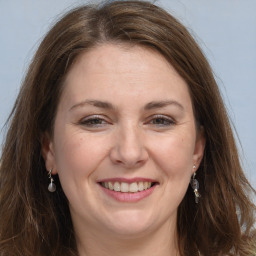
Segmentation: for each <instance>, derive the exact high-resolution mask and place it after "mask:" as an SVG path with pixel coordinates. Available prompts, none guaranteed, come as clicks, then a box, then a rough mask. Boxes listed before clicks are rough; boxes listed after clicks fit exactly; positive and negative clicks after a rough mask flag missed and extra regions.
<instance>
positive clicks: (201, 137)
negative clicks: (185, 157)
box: [193, 126, 206, 172]
mask: <svg viewBox="0 0 256 256" xmlns="http://www.w3.org/2000/svg"><path fill="white" fill-rule="evenodd" d="M205 143H206V140H205V134H204V127H203V126H200V127H199V129H198V131H197V136H196V143H195V149H194V154H193V164H194V165H195V166H196V168H193V172H194V171H196V170H197V169H198V167H199V165H200V163H201V161H202V159H203V156H204V148H205Z"/></svg>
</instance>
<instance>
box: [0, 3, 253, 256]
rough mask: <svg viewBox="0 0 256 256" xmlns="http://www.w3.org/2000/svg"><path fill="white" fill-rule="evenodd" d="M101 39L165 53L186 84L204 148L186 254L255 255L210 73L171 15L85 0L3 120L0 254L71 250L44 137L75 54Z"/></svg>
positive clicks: (239, 176)
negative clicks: (51, 184)
mask: <svg viewBox="0 0 256 256" xmlns="http://www.w3.org/2000/svg"><path fill="white" fill-rule="evenodd" d="M104 43H113V44H123V43H125V44H131V45H140V46H144V47H148V48H151V49H154V50H155V51H158V52H159V53H161V54H162V55H163V56H164V57H165V58H166V59H167V60H168V61H169V63H170V64H171V65H172V66H173V67H174V68H175V69H176V70H177V72H178V73H179V74H180V76H181V77H182V78H183V79H184V80H185V81H186V83H187V85H188V88H189V92H190V95H191V99H192V103H193V108H194V113H195V118H196V120H197V122H198V123H199V124H200V125H202V126H203V127H204V133H205V138H206V147H205V153H204V157H203V160H202V163H201V165H200V167H199V169H198V171H197V178H198V180H199V183H200V193H201V198H200V203H199V204H198V205H197V204H195V203H194V195H193V191H192V189H190V188H188V190H187V192H186V195H185V197H184V199H183V201H182V202H181V204H180V206H179V208H178V220H177V228H178V241H179V250H180V254H181V255H182V256H195V255H198V251H200V253H201V255H205V256H216V255H241V256H245V255H246V256H248V255H251V254H253V250H254V249H255V243H256V242H255V232H254V231H253V223H254V214H255V205H254V204H253V203H252V201H251V200H250V198H249V195H250V194H255V193H256V192H255V190H253V188H252V187H251V185H250V184H249V182H248V181H247V179H246V177H245V175H244V173H243V171H242V168H241V165H240V161H239V156H238V151H237V147H236V144H235V140H234V136H233V132H232V129H231V126H230V122H229V118H228V115H227V112H226V110H225V107H224V104H223V101H222V98H221V96H220V92H219V89H218V86H217V84H216V82H215V79H214V76H213V74H212V70H211V68H210V66H209V64H208V62H207V60H206V58H205V57H204V55H203V53H202V51H201V50H200V49H199V47H198V45H197V43H196V42H195V40H194V39H193V38H192V36H191V35H190V34H189V32H188V31H187V30H186V28H185V27H184V26H183V25H181V24H180V23H179V22H178V21H177V20H176V19H175V18H174V17H172V16H171V15H170V14H168V13H167V12H165V11H164V10H162V9H161V8H159V7H157V6H155V5H153V4H151V3H149V2H145V1H111V2H108V3H105V4H103V5H98V6H93V5H87V6H81V7H78V8H76V9H73V10H71V11H70V12H69V13H67V14H66V15H65V16H64V17H62V18H61V19H60V20H59V21H58V22H57V23H56V24H55V25H54V26H53V27H52V29H51V30H50V31H49V32H48V34H47V35H46V36H45V38H44V40H43V41H42V43H41V44H40V46H39V49H38V50H37V52H36V54H35V56H34V58H33V60H32V62H31V64H30V67H29V69H28V71H27V75H26V77H25V79H24V82H23V85H22V87H21V90H20V93H19V95H18V97H17V100H16V102H15V105H14V108H13V110H12V113H11V115H10V118H9V126H8V133H7V136H6V140H5V143H4V146H3V150H2V156H1V167H0V216H1V217H0V255H1V256H7V255H8V256H13V255H15V256H18V255H22V256H24V255H26V256H30V255H31V256H32V255H33V256H34V255H39V256H45V255H48V256H49V255H77V249H76V242H75V238H74V230H73V226H72V221H71V217H70V212H69V208H68V202H67V199H66V197H65V195H64V193H63V191H62V188H61V184H60V183H59V180H58V178H57V177H56V178H55V181H56V183H57V191H56V192H55V193H52V194H50V193H49V192H48V190H47V186H48V183H49V180H48V177H47V172H46V169H45V164H44V160H43V157H42V154H41V145H42V137H43V135H44V134H45V133H48V134H50V135H52V133H53V126H54V120H55V115H56V109H57V106H58V102H59V99H60V97H61V93H62V90H63V81H64V80H65V77H66V75H67V73H68V72H69V70H70V67H71V66H72V64H73V63H74V61H75V60H76V58H77V57H78V56H80V55H81V54H82V53H84V52H86V51H89V50H90V49H92V48H93V47H96V46H97V45H100V44H104Z"/></svg>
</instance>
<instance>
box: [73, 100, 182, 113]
mask: <svg viewBox="0 0 256 256" xmlns="http://www.w3.org/2000/svg"><path fill="white" fill-rule="evenodd" d="M85 105H91V106H94V107H97V108H102V109H110V110H113V109H115V107H114V106H113V105H112V104H111V103H109V102H105V101H99V100H85V101H82V102H79V103H77V104H75V105H73V106H72V107H71V108H70V109H69V111H71V110H73V109H75V108H77V107H83V106H85ZM169 105H174V106H176V107H178V108H180V109H181V110H183V111H184V107H183V106H182V105H181V104H180V103H179V102H177V101H175V100H164V101H152V102H149V103H147V104H146V105H145V107H144V110H152V109H158V108H164V107H166V106H169Z"/></svg>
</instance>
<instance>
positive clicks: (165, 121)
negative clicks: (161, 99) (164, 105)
mask: <svg viewBox="0 0 256 256" xmlns="http://www.w3.org/2000/svg"><path fill="white" fill-rule="evenodd" d="M149 123H150V124H152V125H154V126H160V127H168V126H171V125H174V124H175V121H174V120H173V119H172V118H170V117H168V116H165V115H156V116H153V117H152V118H151V119H150V121H149Z"/></svg>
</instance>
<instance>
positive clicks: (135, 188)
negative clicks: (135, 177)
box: [130, 182, 138, 192]
mask: <svg viewBox="0 0 256 256" xmlns="http://www.w3.org/2000/svg"><path fill="white" fill-rule="evenodd" d="M130 192H138V185H137V183H136V182H133V183H131V184H130Z"/></svg>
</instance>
